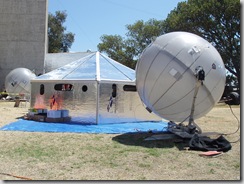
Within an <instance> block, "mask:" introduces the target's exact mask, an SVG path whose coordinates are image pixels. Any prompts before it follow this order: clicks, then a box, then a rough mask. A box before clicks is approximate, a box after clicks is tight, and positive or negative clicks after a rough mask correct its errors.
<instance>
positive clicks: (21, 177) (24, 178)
mask: <svg viewBox="0 0 244 184" xmlns="http://www.w3.org/2000/svg"><path fill="white" fill-rule="evenodd" d="M0 174H1V175H6V176H12V177H15V178H19V179H23V180H32V179H31V178H27V177H24V176H17V175H13V174H8V173H0Z"/></svg>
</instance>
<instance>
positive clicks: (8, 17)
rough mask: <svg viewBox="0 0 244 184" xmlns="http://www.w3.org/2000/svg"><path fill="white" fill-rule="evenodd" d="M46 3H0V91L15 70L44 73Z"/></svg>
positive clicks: (17, 0) (3, 0)
mask: <svg viewBox="0 0 244 184" xmlns="http://www.w3.org/2000/svg"><path fill="white" fill-rule="evenodd" d="M47 18H48V0H0V91H2V90H3V89H4V80H5V77H6V75H7V74H8V73H9V72H10V71H11V70H13V69H15V68H18V67H24V68H28V69H30V70H32V71H34V73H35V74H37V75H38V74H40V73H43V67H44V58H45V53H46V48H47V47H46V46H47V45H46V43H47V42H46V39H47V26H48V25H47Z"/></svg>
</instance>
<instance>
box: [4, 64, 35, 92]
mask: <svg viewBox="0 0 244 184" xmlns="http://www.w3.org/2000/svg"><path fill="white" fill-rule="evenodd" d="M35 77H36V75H35V74H34V73H33V72H32V71H30V70H29V69H27V68H16V69H14V70H12V71H11V72H10V73H9V74H8V75H7V76H6V78H5V88H6V91H7V92H8V93H30V89H31V87H30V80H31V79H34V78H35Z"/></svg>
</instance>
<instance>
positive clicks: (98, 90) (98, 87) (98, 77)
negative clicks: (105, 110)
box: [96, 52, 101, 124]
mask: <svg viewBox="0 0 244 184" xmlns="http://www.w3.org/2000/svg"><path fill="white" fill-rule="evenodd" d="M99 56H100V53H99V52H96V81H97V108H96V124H98V123H99V100H100V99H99V95H100V80H101V79H100V58H99Z"/></svg>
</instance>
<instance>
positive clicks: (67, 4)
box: [48, 0, 183, 52]
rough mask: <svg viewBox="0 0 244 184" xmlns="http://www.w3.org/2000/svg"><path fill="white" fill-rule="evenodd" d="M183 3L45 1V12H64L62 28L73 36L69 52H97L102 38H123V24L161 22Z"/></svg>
mask: <svg viewBox="0 0 244 184" xmlns="http://www.w3.org/2000/svg"><path fill="white" fill-rule="evenodd" d="M182 1H183V0H123V1H122V0H120V1H119V0H86V1H85V0H48V12H49V13H52V14H55V12H56V11H66V13H67V18H66V22H65V23H64V26H65V27H66V28H67V29H66V31H67V32H72V33H74V34H75V41H74V42H73V44H72V47H71V48H70V52H86V51H87V50H91V51H97V50H98V49H97V45H98V44H99V43H101V39H100V38H101V36H102V35H120V36H122V37H124V38H126V35H125V34H126V33H127V32H128V30H127V29H126V25H131V24H134V23H135V22H136V21H138V20H143V21H144V22H146V21H148V20H150V19H156V20H164V19H166V18H167V15H168V14H169V13H170V11H171V10H173V9H174V8H176V7H177V4H178V3H179V2H182Z"/></svg>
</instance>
